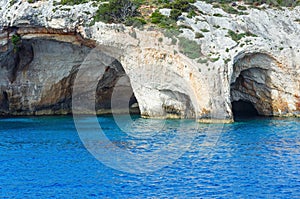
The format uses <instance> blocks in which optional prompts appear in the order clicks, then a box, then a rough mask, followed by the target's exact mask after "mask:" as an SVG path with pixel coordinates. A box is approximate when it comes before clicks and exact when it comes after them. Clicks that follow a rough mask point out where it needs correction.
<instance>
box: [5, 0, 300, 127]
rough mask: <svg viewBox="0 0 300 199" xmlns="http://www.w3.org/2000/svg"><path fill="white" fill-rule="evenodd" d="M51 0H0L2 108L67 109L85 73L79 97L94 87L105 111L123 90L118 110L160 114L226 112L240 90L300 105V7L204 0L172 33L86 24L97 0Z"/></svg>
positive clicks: (223, 115) (271, 106) (270, 108)
mask: <svg viewBox="0 0 300 199" xmlns="http://www.w3.org/2000/svg"><path fill="white" fill-rule="evenodd" d="M54 2H55V1H52V0H49V1H38V2H36V3H28V2H27V1H22V0H18V1H16V3H15V4H10V1H9V0H2V1H1V2H0V7H1V8H2V9H1V10H0V16H1V17H0V29H1V33H0V114H1V115H4V116H5V115H48V114H69V113H71V112H72V98H73V97H74V96H73V85H74V81H76V80H78V79H80V78H82V79H80V81H79V82H80V85H81V87H80V91H81V90H82V92H81V93H79V94H78V96H76V97H78V99H83V101H82V102H83V103H84V102H85V100H84V99H92V98H91V96H90V93H94V95H95V100H94V101H95V110H96V113H99V114H101V113H110V111H111V108H112V107H111V106H112V104H111V101H114V100H115V99H117V100H116V102H114V103H115V104H117V105H116V107H117V111H118V112H120V113H122V112H126V110H125V109H127V108H128V107H130V109H131V110H132V111H135V112H140V113H141V115H142V116H144V117H155V118H197V119H198V120H199V121H203V122H212V121H221V122H228V121H232V120H233V114H232V108H234V107H232V104H231V103H232V102H234V101H240V100H242V101H246V102H249V103H252V104H253V106H254V107H255V109H256V110H257V111H258V113H259V114H261V115H267V116H299V115H300V80H299V74H300V52H299V51H300V48H299V46H300V40H299V34H300V23H299V22H298V21H299V20H297V19H300V14H299V13H300V8H299V7H296V8H294V9H292V10H291V9H285V8H284V9H282V10H274V9H271V8H267V9H264V10H258V9H251V8H248V9H247V10H246V11H245V12H247V13H248V14H247V15H234V14H228V13H225V12H224V11H223V10H221V9H220V8H213V6H212V5H210V4H206V3H204V2H202V1H198V2H196V3H195V4H194V5H195V6H196V7H197V8H198V9H199V13H201V14H199V15H198V16H196V17H193V18H187V17H186V16H185V15H183V16H181V17H180V19H179V21H178V25H183V26H181V27H183V28H181V33H179V34H175V33H174V34H173V33H172V32H171V33H170V32H168V31H163V30H159V29H157V28H153V27H150V26H146V27H145V28H144V29H143V30H140V29H136V28H132V27H126V26H124V25H119V24H104V23H101V22H96V23H95V24H94V25H92V26H89V24H90V23H91V21H92V16H93V14H94V13H95V12H96V10H97V8H96V7H93V5H92V3H87V4H81V5H75V6H55V5H54V4H55V3H54ZM162 12H163V13H165V10H162ZM13 35H15V36H13ZM16 35H18V36H16ZM199 35H201V36H199ZM13 37H14V38H16V37H19V38H20V40H19V41H17V42H14V43H13V42H12V38H13ZM187 41H190V42H187ZM87 66H91V68H90V69H89V70H86V72H85V75H84V76H80V75H78V71H80V69H82V67H83V68H84V67H87ZM93 78H95V80H97V81H94V80H93ZM92 80H93V81H92ZM117 91H118V92H117ZM115 93H117V95H115ZM112 98H113V99H112Z"/></svg>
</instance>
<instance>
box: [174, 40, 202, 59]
mask: <svg viewBox="0 0 300 199" xmlns="http://www.w3.org/2000/svg"><path fill="white" fill-rule="evenodd" d="M179 50H180V53H182V54H184V55H186V56H187V57H189V58H190V59H196V58H198V57H200V55H201V48H200V45H199V44H197V42H195V41H191V40H189V39H187V38H185V37H179Z"/></svg>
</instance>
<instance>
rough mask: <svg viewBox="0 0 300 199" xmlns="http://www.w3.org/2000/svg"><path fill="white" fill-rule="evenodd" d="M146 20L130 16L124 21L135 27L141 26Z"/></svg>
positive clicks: (127, 24)
mask: <svg viewBox="0 0 300 199" xmlns="http://www.w3.org/2000/svg"><path fill="white" fill-rule="evenodd" d="M146 23H147V22H146V21H145V20H144V19H142V18H139V17H131V18H128V19H127V20H126V21H125V25H126V26H132V27H135V28H142V27H143V26H144V25H145V24H146Z"/></svg>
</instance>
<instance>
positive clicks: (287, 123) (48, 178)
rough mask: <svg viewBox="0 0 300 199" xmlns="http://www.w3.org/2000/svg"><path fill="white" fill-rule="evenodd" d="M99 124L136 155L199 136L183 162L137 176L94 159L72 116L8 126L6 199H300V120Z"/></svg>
mask: <svg viewBox="0 0 300 199" xmlns="http://www.w3.org/2000/svg"><path fill="white" fill-rule="evenodd" d="M98 120H99V122H100V125H101V127H102V129H103V131H104V132H105V134H106V136H107V137H108V138H109V139H110V140H112V143H114V144H115V145H116V146H118V147H120V148H124V149H128V150H131V151H132V152H134V153H143V152H145V151H148V152H149V151H150V152H151V151H152V150H158V149H159V146H161V145H163V144H164V142H171V141H172V139H171V138H172V137H174V135H175V134H182V135H187V136H191V135H193V136H195V137H194V139H193V140H192V143H191V145H190V146H189V147H188V148H184V150H185V151H183V153H182V156H181V157H179V158H178V159H176V160H174V161H173V162H171V163H169V164H167V165H166V166H165V167H163V168H160V169H158V170H155V171H153V172H146V173H142V174H135V173H127V172H123V171H119V170H116V169H113V168H110V167H108V166H106V165H105V164H103V163H101V162H100V161H98V160H97V159H96V158H94V157H93V156H92V155H91V154H90V153H89V151H88V150H87V149H86V148H85V146H84V145H83V143H82V141H81V140H80V138H79V135H78V133H77V131H76V128H75V125H74V121H73V119H72V117H34V118H33V117H32V118H31V117H26V118H6V119H0V198H300V119H279V118H277V119H271V118H256V119H251V120H241V121H239V122H236V123H234V124H226V125H204V124H195V122H193V121H189V120H187V121H180V122H179V121H178V120H168V121H157V120H150V119H148V120H147V119H141V118H135V119H134V120H135V122H136V123H135V126H134V129H132V130H133V132H132V133H129V134H126V133H124V132H122V131H121V129H119V128H118V127H117V125H116V123H115V122H114V119H113V118H112V117H99V118H98ZM161 123H163V124H162V125H161V126H163V127H162V130H161V132H155V131H156V130H157V126H159V125H160V124H161ZM151 131H152V134H151V133H150V134H149V132H151ZM216 132H217V133H216ZM133 133H136V134H139V136H135V135H133ZM143 135H144V138H143ZM208 138H209V139H208ZM175 144H176V143H175ZM175 147H176V146H175ZM105 155H109V154H105ZM162 155H163V156H165V155H168V154H165V153H163V154H162ZM110 158H111V159H118V157H113V154H112V155H111V157H110ZM116 162H117V161H116ZM119 164H122V162H119ZM147 164H148V166H149V164H150V165H151V164H153V166H155V165H156V164H157V162H155V161H154V162H153V163H151V162H150V163H149V162H147ZM133 170H134V168H133Z"/></svg>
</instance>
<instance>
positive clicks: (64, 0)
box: [60, 0, 89, 5]
mask: <svg viewBox="0 0 300 199" xmlns="http://www.w3.org/2000/svg"><path fill="white" fill-rule="evenodd" d="M87 2H89V0H61V1H60V3H61V4H62V5H77V4H82V3H87Z"/></svg>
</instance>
